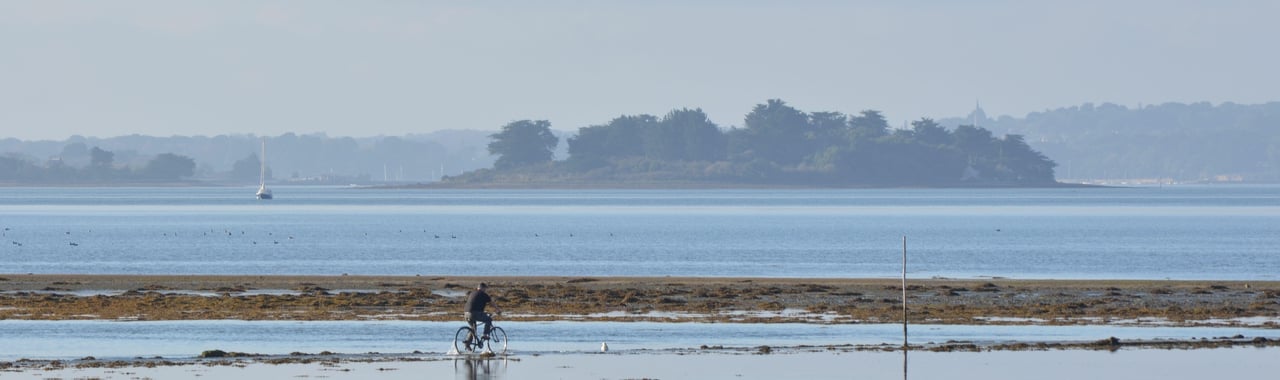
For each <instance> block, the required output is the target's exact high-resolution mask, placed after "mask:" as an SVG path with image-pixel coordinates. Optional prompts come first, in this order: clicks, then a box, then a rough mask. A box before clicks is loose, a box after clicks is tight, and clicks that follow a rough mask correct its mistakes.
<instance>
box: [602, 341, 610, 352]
mask: <svg viewBox="0 0 1280 380" xmlns="http://www.w3.org/2000/svg"><path fill="white" fill-rule="evenodd" d="M600 352H609V344H608V343H605V342H600Z"/></svg>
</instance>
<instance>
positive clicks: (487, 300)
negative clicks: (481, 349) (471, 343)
mask: <svg viewBox="0 0 1280 380" xmlns="http://www.w3.org/2000/svg"><path fill="white" fill-rule="evenodd" d="M488 289H489V286H488V285H485V283H483V282H481V283H480V286H477V287H476V290H475V291H474V292H471V295H470V296H468V297H467V313H466V317H467V324H468V325H471V329H472V331H475V327H476V322H484V335H483V336H482V337H481V338H480V339H482V340H489V331H490V330H493V318H492V317H490V316H489V314H486V313H485V312H484V307H485V305H493V309H494V311H496V312H497V313H498V314H502V308H500V307H498V304H497V303H496V302H494V301H493V298H491V297H489V293H487V292H485V291H486V290H488Z"/></svg>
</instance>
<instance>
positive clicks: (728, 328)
mask: <svg viewBox="0 0 1280 380" xmlns="http://www.w3.org/2000/svg"><path fill="white" fill-rule="evenodd" d="M498 324H499V325H500V326H502V328H503V329H505V330H506V331H507V334H508V336H509V337H510V338H511V339H512V340H511V342H510V345H509V346H508V349H509V350H510V352H511V353H512V354H515V355H528V354H557V353H558V354H565V353H591V352H598V351H599V350H600V343H601V342H607V343H608V344H609V349H610V351H611V352H615V353H617V352H635V351H638V350H664V349H673V348H686V349H687V348H697V347H699V346H700V345H708V346H716V345H723V346H725V347H756V346H759V345H771V346H795V345H816V346H823V345H841V344H856V345H877V344H890V345H897V344H901V343H902V325H895V324H846V325H815V324H790V323H786V324H740V323H661V322H627V323H616V322H503V321H499V323H498ZM460 326H462V322H456V323H455V322H413V321H383V322H371V321H321V322H294V321H224V320H217V321H154V322H116V321H14V320H9V321H0V347H5V349H4V350H3V351H0V360H17V359H20V358H29V359H75V358H82V357H85V356H94V357H97V358H102V359H110V358H132V357H137V356H141V357H153V356H163V357H166V358H190V357H193V356H196V355H198V354H199V353H200V352H202V351H205V350H212V349H221V350H226V351H239V352H253V353H260V354H268V355H287V354H289V353H291V352H308V353H318V352H321V351H331V352H339V353H347V354H363V353H368V352H379V353H383V354H407V353H411V352H413V351H421V352H424V353H428V354H437V355H439V354H445V353H446V352H448V351H449V349H450V347H451V344H452V339H453V335H454V332H455V331H456V330H457V329H458V327H460ZM1236 334H1242V335H1245V336H1247V337H1259V336H1261V337H1267V338H1269V339H1274V338H1275V337H1276V336H1277V334H1278V333H1277V332H1276V330H1271V329H1259V328H1241V327H1132V326H955V325H913V326H912V328H911V342H912V343H913V344H925V343H930V342H935V343H940V342H946V341H949V340H955V341H972V342H977V343H1001V342H1082V341H1095V340H1098V339H1104V338H1107V337H1112V336H1114V337H1117V338H1120V339H1123V340H1138V339H1144V340H1150V339H1190V338H1202V337H1208V338H1213V337H1220V336H1233V335H1236Z"/></svg>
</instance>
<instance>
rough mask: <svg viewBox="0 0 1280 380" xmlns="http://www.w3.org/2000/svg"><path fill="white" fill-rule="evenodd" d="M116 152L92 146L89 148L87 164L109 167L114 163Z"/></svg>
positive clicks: (96, 166)
mask: <svg viewBox="0 0 1280 380" xmlns="http://www.w3.org/2000/svg"><path fill="white" fill-rule="evenodd" d="M115 157H116V154H115V153H112V152H111V151H107V150H102V148H99V147H96V146H95V147H93V149H90V150H89V166H92V167H95V168H111V165H113V164H114V161H115Z"/></svg>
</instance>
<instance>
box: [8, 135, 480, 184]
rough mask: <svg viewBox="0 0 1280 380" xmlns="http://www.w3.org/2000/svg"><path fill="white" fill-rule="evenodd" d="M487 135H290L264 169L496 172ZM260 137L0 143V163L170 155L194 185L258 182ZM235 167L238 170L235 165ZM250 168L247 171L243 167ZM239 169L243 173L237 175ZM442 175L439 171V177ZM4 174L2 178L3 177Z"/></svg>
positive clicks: (332, 178) (296, 175) (287, 177)
mask: <svg viewBox="0 0 1280 380" xmlns="http://www.w3.org/2000/svg"><path fill="white" fill-rule="evenodd" d="M492 133H493V132H492V131H472V130H445V131H437V132H431V133H426V134H415V135H409V136H404V137H396V136H380V137H365V138H351V137H330V136H326V135H324V134H308V135H298V134H293V133H288V134H284V135H280V136H269V137H267V147H268V148H267V149H268V151H267V154H268V157H267V158H268V160H267V163H268V166H269V167H270V171H271V173H272V177H274V179H275V180H277V181H299V182H309V183H341V184H346V183H350V182H359V183H377V182H383V180H384V179H386V180H387V181H391V182H426V181H435V180H438V179H439V178H440V177H441V176H442V175H447V174H455V175H456V174H458V173H462V172H466V171H471V170H475V169H479V168H486V167H489V166H492V165H493V157H492V156H490V155H489V153H488V151H486V150H485V144H488V142H489V135H490V134H492ZM260 144H261V137H260V136H253V135H219V136H213V137H206V136H170V137H155V136H142V135H130V136H119V137H110V138H96V137H82V136H73V137H71V138H69V139H67V140H62V141H23V140H17V139H2V140H0V156H2V157H5V158H10V159H17V160H21V161H24V162H29V163H31V164H33V165H36V166H40V167H47V166H49V165H51V163H56V164H57V165H66V166H70V167H85V166H88V165H89V164H90V160H91V158H90V152H91V151H92V149H93V148H95V147H97V148H99V149H102V150H106V151H109V152H111V153H112V154H113V155H114V160H113V165H114V166H116V167H118V168H122V169H127V168H141V167H144V166H145V165H146V164H147V163H148V162H149V161H150V160H151V159H153V158H154V157H155V156H157V155H160V154H164V153H174V154H178V155H181V156H185V157H190V158H192V159H194V161H195V164H196V169H195V175H194V178H196V179H202V180H211V181H217V182H228V183H257V181H258V169H257V166H258V164H257V163H258V157H257V156H258V152H259V150H260V147H261V146H260ZM238 162H240V163H241V165H237V163H238ZM244 162H252V163H253V164H252V165H244ZM237 166H239V167H240V168H239V169H240V170H237ZM442 170H443V172H442ZM0 174H2V173H0Z"/></svg>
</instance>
